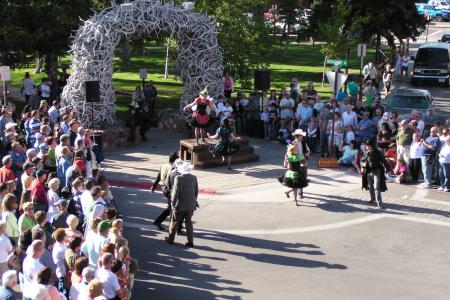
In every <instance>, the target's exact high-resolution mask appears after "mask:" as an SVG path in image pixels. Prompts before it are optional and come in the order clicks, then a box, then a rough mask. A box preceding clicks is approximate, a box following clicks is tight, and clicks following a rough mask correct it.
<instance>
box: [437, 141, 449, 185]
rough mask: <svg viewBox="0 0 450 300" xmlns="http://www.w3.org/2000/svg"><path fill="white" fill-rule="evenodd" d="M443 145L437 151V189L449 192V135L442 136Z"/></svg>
mask: <svg viewBox="0 0 450 300" xmlns="http://www.w3.org/2000/svg"><path fill="white" fill-rule="evenodd" d="M444 143H445V144H444V145H442V147H441V151H440V152H439V165H440V167H439V179H440V184H441V186H440V187H439V188H438V190H439V191H443V192H450V136H446V137H445V138H444Z"/></svg>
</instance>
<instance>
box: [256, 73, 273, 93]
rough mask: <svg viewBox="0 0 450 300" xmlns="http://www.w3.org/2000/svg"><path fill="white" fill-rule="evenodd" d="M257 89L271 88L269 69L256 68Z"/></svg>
mask: <svg viewBox="0 0 450 300" xmlns="http://www.w3.org/2000/svg"><path fill="white" fill-rule="evenodd" d="M255 90H261V91H268V90H270V72H269V70H255Z"/></svg>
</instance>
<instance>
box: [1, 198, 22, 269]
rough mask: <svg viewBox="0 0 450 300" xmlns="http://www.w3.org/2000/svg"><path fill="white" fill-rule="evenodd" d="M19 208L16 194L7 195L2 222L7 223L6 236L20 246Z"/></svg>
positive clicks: (4, 201)
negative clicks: (17, 211) (17, 216)
mask: <svg viewBox="0 0 450 300" xmlns="http://www.w3.org/2000/svg"><path fill="white" fill-rule="evenodd" d="M17 208H18V203H17V198H16V196H15V195H14V194H7V195H6V196H5V198H4V199H3V201H2V220H4V221H5V222H6V234H7V235H8V237H9V238H10V239H11V240H13V241H14V245H18V242H19V236H20V230H19V226H18V225H17V218H16V215H15V212H16V210H17ZM0 277H1V276H0Z"/></svg>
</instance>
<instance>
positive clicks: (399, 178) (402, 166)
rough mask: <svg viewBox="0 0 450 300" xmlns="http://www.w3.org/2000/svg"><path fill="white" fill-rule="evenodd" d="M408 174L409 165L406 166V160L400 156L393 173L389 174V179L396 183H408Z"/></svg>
mask: <svg viewBox="0 0 450 300" xmlns="http://www.w3.org/2000/svg"><path fill="white" fill-rule="evenodd" d="M407 176H408V167H407V166H406V163H405V160H404V159H403V158H399V159H398V160H397V164H396V165H395V168H394V171H393V172H392V175H388V178H389V180H391V181H393V182H396V183H406V177H407Z"/></svg>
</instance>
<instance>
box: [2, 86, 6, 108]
mask: <svg viewBox="0 0 450 300" xmlns="http://www.w3.org/2000/svg"><path fill="white" fill-rule="evenodd" d="M3 101H4V105H5V107H6V81H4V80H3Z"/></svg>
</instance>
